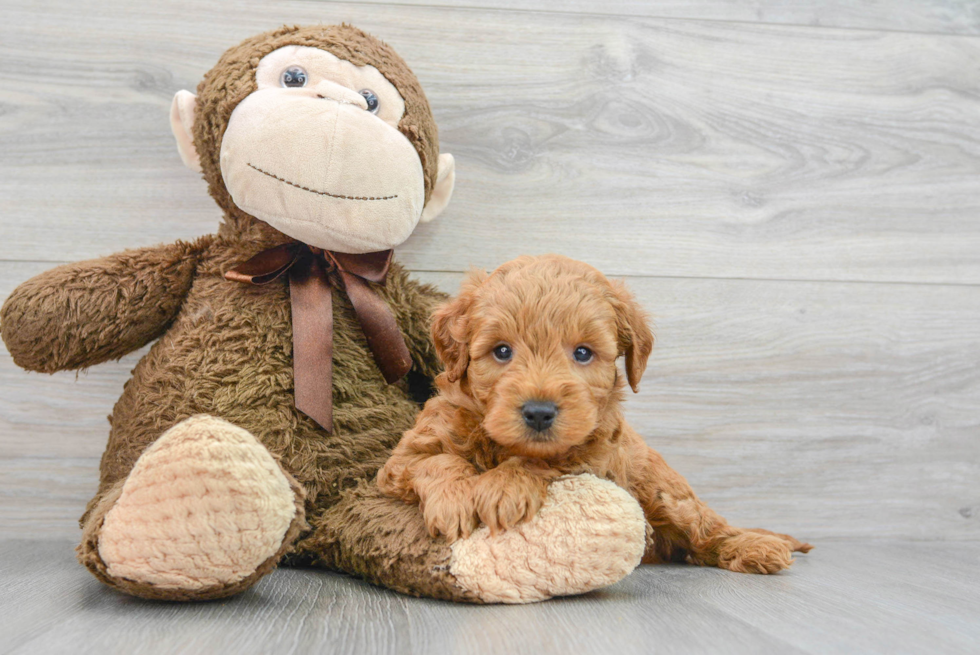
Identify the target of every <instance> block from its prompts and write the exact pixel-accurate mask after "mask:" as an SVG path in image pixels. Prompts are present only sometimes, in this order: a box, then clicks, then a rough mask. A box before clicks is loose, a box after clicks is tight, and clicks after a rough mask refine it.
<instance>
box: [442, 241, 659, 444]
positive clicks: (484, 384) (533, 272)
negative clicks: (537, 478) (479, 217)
mask: <svg viewBox="0 0 980 655" xmlns="http://www.w3.org/2000/svg"><path fill="white" fill-rule="evenodd" d="M433 332H434V336H435V341H436V347H437V349H438V350H439V354H440V356H441V357H442V358H443V361H444V362H445V363H446V370H447V373H446V375H447V378H448V380H449V381H450V382H453V381H457V380H458V381H460V383H461V388H462V389H463V390H464V391H465V392H466V393H468V394H469V395H470V396H472V397H473V398H475V399H476V400H477V401H478V404H479V406H480V407H481V408H482V411H483V428H484V430H485V431H486V432H487V434H489V435H490V437H491V438H492V439H493V440H494V441H496V442H497V443H498V444H500V445H502V446H504V447H505V448H507V449H508V450H509V451H511V452H513V453H514V454H517V455H525V456H529V457H545V458H547V457H553V456H555V455H559V454H561V453H563V452H565V451H567V450H568V449H569V448H572V447H574V446H576V445H578V444H581V443H583V442H584V441H585V440H586V438H587V437H588V436H589V435H590V434H591V433H592V432H593V431H594V430H595V428H596V426H597V424H598V422H599V420H600V418H601V415H602V412H603V411H604V410H605V409H606V408H607V407H609V406H610V401H611V400H612V399H613V398H614V397H616V396H617V394H618V393H619V389H620V388H621V387H622V383H621V382H620V381H619V375H618V373H617V369H616V360H617V358H618V357H619V356H620V355H626V360H627V361H626V367H627V377H628V378H629V381H630V384H631V385H633V387H634V389H635V388H636V384H637V383H638V382H639V378H640V376H641V375H642V372H643V368H644V367H645V365H646V360H647V357H648V356H649V354H650V350H651V348H652V345H653V335H652V334H651V333H650V330H649V328H648V327H647V324H646V320H645V317H644V315H643V312H642V310H640V308H639V307H638V306H637V305H636V303H635V302H634V301H633V299H632V297H631V296H630V295H629V293H628V292H627V291H626V289H625V288H624V287H623V286H622V285H621V284H618V283H614V282H610V281H609V280H607V279H606V278H605V277H604V276H603V275H602V274H601V273H599V272H598V271H597V270H595V269H594V268H592V267H591V266H588V265H586V264H583V263H581V262H577V261H574V260H571V259H567V258H565V257H558V256H554V255H550V256H545V257H538V258H531V257H522V258H520V259H518V260H515V261H513V262H509V263H507V264H504V265H503V266H501V267H500V268H498V269H497V270H496V271H494V273H493V274H492V275H490V276H487V275H486V274H480V273H476V274H473V275H471V276H470V278H468V279H467V281H466V282H465V283H464V285H463V288H462V291H461V293H460V295H459V297H457V298H456V300H454V301H453V302H451V303H450V304H449V305H447V306H445V307H443V308H441V309H440V310H439V311H438V312H437V313H436V315H435V317H434V321H433Z"/></svg>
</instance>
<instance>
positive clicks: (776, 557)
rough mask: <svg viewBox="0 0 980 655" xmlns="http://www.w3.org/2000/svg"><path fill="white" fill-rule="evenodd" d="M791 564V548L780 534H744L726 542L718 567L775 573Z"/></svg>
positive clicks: (742, 571)
mask: <svg viewBox="0 0 980 655" xmlns="http://www.w3.org/2000/svg"><path fill="white" fill-rule="evenodd" d="M792 563H793V555H792V547H791V545H790V544H789V543H788V542H787V541H786V540H785V539H783V538H782V537H781V536H779V535H774V534H760V533H758V532H743V533H741V534H737V535H735V536H734V537H729V538H728V539H726V540H725V541H724V542H723V543H722V545H721V549H720V550H719V552H718V566H719V567H720V568H723V569H728V570H729V571H736V572H738V573H763V574H766V573H776V572H777V571H782V570H783V569H785V568H789V566H790V565H791V564H792Z"/></svg>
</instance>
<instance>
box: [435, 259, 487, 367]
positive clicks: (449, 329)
mask: <svg viewBox="0 0 980 655" xmlns="http://www.w3.org/2000/svg"><path fill="white" fill-rule="evenodd" d="M486 279H487V273H486V271H480V270H471V271H470V274H469V276H468V277H467V278H466V279H465V280H463V284H462V285H461V286H460V290H459V295H458V296H456V297H455V298H453V299H452V300H450V301H449V302H447V303H446V304H444V305H442V306H440V307H439V308H437V309H436V311H435V312H433V314H432V341H433V342H434V343H435V346H436V354H437V355H439V359H441V360H442V363H443V364H445V365H446V377H447V378H449V381H450V382H456V381H457V380H459V379H461V378H462V377H463V375H465V374H466V369H467V367H468V366H469V365H470V347H469V312H470V308H471V307H472V306H473V300H474V298H475V296H476V290H477V289H478V288H479V287H480V285H482V284H483V281H484V280H486Z"/></svg>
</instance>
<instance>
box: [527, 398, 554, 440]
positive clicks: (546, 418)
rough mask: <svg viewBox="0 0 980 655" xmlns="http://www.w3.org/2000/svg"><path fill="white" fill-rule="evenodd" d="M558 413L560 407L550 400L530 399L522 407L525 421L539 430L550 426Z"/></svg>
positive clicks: (530, 426)
mask: <svg viewBox="0 0 980 655" xmlns="http://www.w3.org/2000/svg"><path fill="white" fill-rule="evenodd" d="M557 415H558V408H557V407H556V406H555V404H554V403H550V402H542V401H540V400H529V401H527V402H526V403H524V406H523V407H521V416H523V417H524V422H525V423H527V426H528V427H529V428H534V429H535V430H537V431H538V432H543V431H544V430H547V429H548V428H550V427H551V424H552V423H554V422H555V416H557Z"/></svg>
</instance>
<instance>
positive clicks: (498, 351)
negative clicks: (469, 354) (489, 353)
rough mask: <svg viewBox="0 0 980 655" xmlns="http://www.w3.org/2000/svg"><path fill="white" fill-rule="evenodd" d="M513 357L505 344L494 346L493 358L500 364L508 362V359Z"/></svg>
mask: <svg viewBox="0 0 980 655" xmlns="http://www.w3.org/2000/svg"><path fill="white" fill-rule="evenodd" d="M513 356H514V350H513V348H511V347H510V346H508V345H507V344H506V343H502V344H500V345H499V346H495V347H494V349H493V358H494V359H496V360H497V361H498V362H500V363H501V364H502V363H504V362H509V361H510V358H511V357H513Z"/></svg>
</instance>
